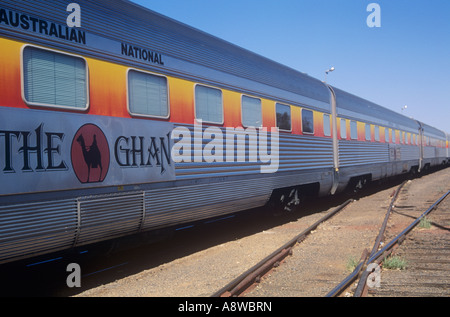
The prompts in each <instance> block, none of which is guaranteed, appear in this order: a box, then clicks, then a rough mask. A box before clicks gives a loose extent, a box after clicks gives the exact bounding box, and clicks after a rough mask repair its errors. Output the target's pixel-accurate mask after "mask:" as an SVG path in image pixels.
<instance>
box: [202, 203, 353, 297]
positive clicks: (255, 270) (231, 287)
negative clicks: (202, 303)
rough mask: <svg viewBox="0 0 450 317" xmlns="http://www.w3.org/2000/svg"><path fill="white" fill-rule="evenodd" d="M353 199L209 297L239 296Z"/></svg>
mask: <svg viewBox="0 0 450 317" xmlns="http://www.w3.org/2000/svg"><path fill="white" fill-rule="evenodd" d="M352 201H353V199H349V200H347V201H346V202H344V203H343V204H341V205H340V206H338V207H337V208H335V209H334V210H333V211H331V212H330V213H328V214H327V215H325V216H324V217H322V218H321V219H319V220H318V221H316V222H315V223H314V224H313V225H311V226H310V227H308V228H307V229H305V230H304V231H303V232H302V233H300V234H299V235H297V236H296V237H294V238H293V239H292V240H290V241H288V242H287V243H285V244H284V245H283V246H281V247H280V248H278V249H277V250H276V251H275V252H273V253H272V254H270V255H269V256H267V257H265V258H264V259H263V260H261V261H260V262H258V263H257V264H256V265H254V266H253V267H251V268H250V269H248V270H247V271H245V272H244V273H243V274H241V275H240V276H238V277H237V278H235V279H234V280H233V281H231V282H230V283H228V284H227V285H225V286H224V287H223V288H222V289H220V290H219V291H217V292H216V293H214V294H212V295H211V297H235V296H239V294H241V293H242V292H243V291H244V290H246V289H247V288H248V287H249V286H250V285H252V284H253V283H255V282H256V281H258V280H259V279H260V278H261V277H262V276H263V275H264V274H265V273H267V272H268V271H269V270H270V269H272V268H273V267H274V266H277V264H279V263H280V262H281V260H282V259H283V258H285V257H286V256H288V255H289V254H291V253H292V248H293V247H294V246H295V244H297V243H300V242H302V241H303V240H304V239H305V238H306V237H307V236H308V235H309V234H310V233H311V231H313V230H314V229H316V228H317V227H318V226H319V225H320V224H321V223H322V222H324V221H326V220H328V219H329V218H331V217H332V216H334V215H335V214H337V213H338V212H339V211H341V210H342V209H344V207H346V206H347V205H348V204H349V203H351V202H352Z"/></svg>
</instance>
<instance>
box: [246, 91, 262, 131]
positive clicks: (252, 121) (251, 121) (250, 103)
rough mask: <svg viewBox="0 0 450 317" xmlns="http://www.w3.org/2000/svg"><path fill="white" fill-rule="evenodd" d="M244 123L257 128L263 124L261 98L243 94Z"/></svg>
mask: <svg viewBox="0 0 450 317" xmlns="http://www.w3.org/2000/svg"><path fill="white" fill-rule="evenodd" d="M242 125H243V126H244V127H255V128H259V127H261V126H262V109H261V99H257V98H252V97H247V96H242Z"/></svg>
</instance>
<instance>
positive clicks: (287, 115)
mask: <svg viewBox="0 0 450 317" xmlns="http://www.w3.org/2000/svg"><path fill="white" fill-rule="evenodd" d="M275 107H276V113H277V127H278V128H279V129H280V130H284V131H291V107H290V106H288V105H283V104H281V103H277V104H276V106H275Z"/></svg>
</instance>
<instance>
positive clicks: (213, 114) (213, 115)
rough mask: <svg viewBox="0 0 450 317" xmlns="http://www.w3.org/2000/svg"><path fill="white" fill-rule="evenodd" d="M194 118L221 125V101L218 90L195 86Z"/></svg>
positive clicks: (220, 92) (220, 93)
mask: <svg viewBox="0 0 450 317" xmlns="http://www.w3.org/2000/svg"><path fill="white" fill-rule="evenodd" d="M195 117H196V119H201V120H203V121H205V122H209V123H219V124H222V123H223V101H222V91H221V90H220V89H216V88H212V87H206V86H201V85H197V86H195Z"/></svg>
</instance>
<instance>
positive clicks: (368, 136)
mask: <svg viewBox="0 0 450 317" xmlns="http://www.w3.org/2000/svg"><path fill="white" fill-rule="evenodd" d="M366 141H372V132H370V124H368V123H366Z"/></svg>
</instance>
